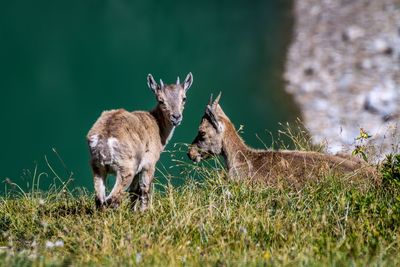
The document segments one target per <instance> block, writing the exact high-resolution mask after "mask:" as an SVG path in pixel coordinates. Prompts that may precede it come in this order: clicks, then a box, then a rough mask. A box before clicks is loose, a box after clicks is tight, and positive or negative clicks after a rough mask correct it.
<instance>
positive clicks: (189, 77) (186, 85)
mask: <svg viewBox="0 0 400 267" xmlns="http://www.w3.org/2000/svg"><path fill="white" fill-rule="evenodd" d="M192 83H193V75H192V73H191V72H189V74H188V75H187V76H186V79H185V81H184V82H183V89H184V90H185V91H187V90H189V88H190V86H192Z"/></svg>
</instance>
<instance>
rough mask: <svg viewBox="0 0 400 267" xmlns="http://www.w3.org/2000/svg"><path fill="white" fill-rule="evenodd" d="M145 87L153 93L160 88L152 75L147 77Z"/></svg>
mask: <svg viewBox="0 0 400 267" xmlns="http://www.w3.org/2000/svg"><path fill="white" fill-rule="evenodd" d="M147 85H148V86H149V88H150V89H151V90H152V91H153V92H154V93H156V92H157V90H158V89H160V86H159V85H158V84H157V82H156V80H154V78H153V75H151V74H149V75H147Z"/></svg>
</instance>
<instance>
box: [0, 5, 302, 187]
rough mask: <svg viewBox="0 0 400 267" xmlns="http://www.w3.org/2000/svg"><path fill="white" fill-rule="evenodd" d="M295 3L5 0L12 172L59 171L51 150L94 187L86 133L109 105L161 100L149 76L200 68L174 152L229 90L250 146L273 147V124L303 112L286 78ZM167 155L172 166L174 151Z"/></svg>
mask: <svg viewBox="0 0 400 267" xmlns="http://www.w3.org/2000/svg"><path fill="white" fill-rule="evenodd" d="M290 2H291V1H290V0H287V1H285V0H275V1H272V0H269V1H266V0H252V1H214V0H204V1H155V0H152V1H127V0H125V1H122V0H109V1H93V0H92V1H88V0H79V1H76V0H75V1H54V0H47V1H43V0H42V1H40V0H39V1H28V0H15V1H1V2H0V73H1V75H0V90H1V98H0V114H1V131H0V140H1V143H2V145H1V148H2V149H1V152H0V155H1V156H0V157H1V158H0V178H1V180H3V179H4V178H10V179H11V180H12V181H14V182H17V183H19V184H25V182H26V181H25V180H24V179H27V177H29V172H27V171H25V170H27V169H28V170H31V171H32V170H33V169H34V167H35V166H36V164H37V166H38V169H39V170H43V171H48V168H47V167H46V162H45V160H44V157H45V156H47V157H48V160H49V162H50V163H51V164H52V166H53V167H54V169H55V170H56V171H57V172H59V174H60V175H61V176H63V177H65V176H66V175H67V173H68V171H72V172H74V177H75V181H74V185H77V186H82V185H83V186H86V187H87V188H89V189H90V190H91V189H92V179H91V174H90V169H89V166H88V150H87V145H86V140H85V136H86V133H87V131H88V130H89V128H90V127H91V126H92V124H93V123H94V121H95V120H96V119H97V117H98V116H99V114H100V113H101V111H102V110H105V109H112V108H120V107H123V108H125V109H128V110H149V109H151V108H153V106H154V105H155V99H154V97H153V95H152V93H151V91H150V90H149V89H148V88H147V85H146V75H147V74H148V73H152V74H153V75H154V77H155V78H156V79H157V80H158V79H160V78H162V79H163V80H164V82H168V83H169V82H174V81H175V79H176V76H177V75H179V76H180V77H181V79H183V78H184V77H185V76H186V74H187V73H188V72H189V71H191V72H192V73H193V76H194V83H193V86H192V88H191V89H190V90H189V92H188V101H187V105H186V109H185V112H184V120H183V123H182V125H181V126H180V127H179V128H178V129H177V130H176V131H175V135H174V137H173V139H172V141H171V143H170V145H169V148H171V144H172V143H174V142H184V143H189V142H191V141H192V139H193V138H194V136H195V135H196V131H197V124H198V122H199V120H200V117H201V116H202V113H203V111H204V107H205V104H206V102H207V100H208V98H209V95H210V93H215V94H216V93H218V92H219V91H222V92H223V97H222V99H221V104H222V106H223V107H224V109H225V111H226V113H227V114H228V115H229V116H230V117H231V119H232V121H233V122H234V123H235V124H236V125H240V124H244V125H245V131H244V134H243V136H244V138H245V139H246V142H247V143H249V144H251V145H253V146H256V147H261V146H262V144H261V142H260V141H258V139H257V138H256V136H255V134H256V133H258V134H259V135H260V136H262V137H263V139H264V141H266V143H267V144H268V142H270V138H269V136H268V135H267V134H265V129H268V130H271V131H272V132H273V131H275V130H276V129H277V125H278V122H282V121H293V120H294V119H295V118H296V117H297V116H298V111H297V109H296V108H295V106H294V104H293V102H292V100H291V98H290V97H288V96H287V95H286V94H285V93H284V92H283V87H284V84H283V82H282V80H281V76H282V70H283V63H284V59H285V53H286V49H287V44H288V42H289V38H290V34H291V24H292V19H291V4H290ZM53 148H55V149H56V151H57V152H58V154H59V155H60V156H61V158H62V160H63V161H64V164H65V166H66V167H64V166H63V164H62V163H61V162H60V161H59V160H58V159H57V156H56V155H55V153H54V152H53V151H52V149H53ZM162 163H163V164H164V165H166V166H168V165H170V164H171V163H170V162H169V155H168V154H165V153H164V154H163V156H162ZM24 177H25V178H24ZM47 179H50V178H47ZM28 180H29V179H28ZM42 180H45V181H44V185H45V184H47V182H48V181H46V178H42ZM1 187H4V185H3V184H1Z"/></svg>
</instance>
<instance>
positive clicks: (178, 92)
mask: <svg viewBox="0 0 400 267" xmlns="http://www.w3.org/2000/svg"><path fill="white" fill-rule="evenodd" d="M192 82H193V75H192V73H191V72H190V73H189V74H188V75H187V76H186V79H185V81H184V82H183V83H180V81H179V77H178V78H177V80H176V83H175V84H164V83H163V81H162V80H160V84H157V82H156V81H155V80H154V78H153V76H152V75H151V74H149V75H148V76H147V85H148V86H149V88H150V89H151V90H152V91H153V92H154V94H155V95H156V98H157V101H158V105H159V107H160V108H161V110H162V111H163V113H164V116H165V118H167V119H169V120H170V122H171V124H172V125H173V126H178V125H179V124H180V123H181V122H182V118H183V116H182V113H183V109H184V107H185V102H186V92H187V90H189V88H190V86H191V85H192Z"/></svg>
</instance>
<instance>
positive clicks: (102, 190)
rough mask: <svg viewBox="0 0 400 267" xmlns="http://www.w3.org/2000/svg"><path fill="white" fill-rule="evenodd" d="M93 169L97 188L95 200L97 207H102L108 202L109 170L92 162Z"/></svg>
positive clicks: (95, 187)
mask: <svg viewBox="0 0 400 267" xmlns="http://www.w3.org/2000/svg"><path fill="white" fill-rule="evenodd" d="M92 170H93V183H94V190H95V194H96V196H95V201H96V207H97V208H98V209H101V208H103V207H104V204H105V202H106V179H107V171H106V170H105V169H104V168H101V167H97V166H96V165H94V164H92Z"/></svg>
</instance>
